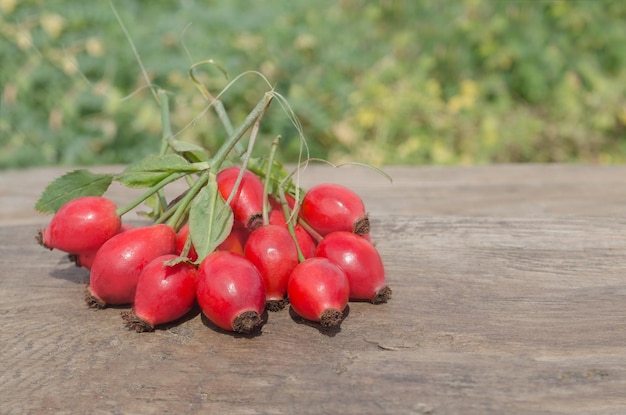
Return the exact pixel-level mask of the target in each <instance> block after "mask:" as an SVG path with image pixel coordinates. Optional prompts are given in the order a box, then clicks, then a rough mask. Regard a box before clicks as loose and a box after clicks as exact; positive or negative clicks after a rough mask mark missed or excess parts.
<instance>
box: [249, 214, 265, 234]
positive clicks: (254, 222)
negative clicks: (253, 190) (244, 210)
mask: <svg viewBox="0 0 626 415" xmlns="http://www.w3.org/2000/svg"><path fill="white" fill-rule="evenodd" d="M262 225H263V214H262V213H255V214H254V215H250V217H249V218H248V220H247V221H246V224H245V226H246V229H247V230H249V231H250V232H252V231H253V230H255V229H256V228H260V227H261V226H262Z"/></svg>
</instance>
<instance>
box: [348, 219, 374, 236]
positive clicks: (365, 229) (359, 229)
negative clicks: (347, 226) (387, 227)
mask: <svg viewBox="0 0 626 415" xmlns="http://www.w3.org/2000/svg"><path fill="white" fill-rule="evenodd" d="M352 232H353V233H356V234H357V235H365V234H367V233H369V232H370V218H369V216H367V215H365V216H361V217H360V218H358V219H357V220H356V221H355V222H354V225H353V226H352Z"/></svg>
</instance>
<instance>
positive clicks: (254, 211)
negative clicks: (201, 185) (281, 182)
mask: <svg viewBox="0 0 626 415" xmlns="http://www.w3.org/2000/svg"><path fill="white" fill-rule="evenodd" d="M240 171H241V168H240V167H237V166H233V167H227V168H225V169H224V170H221V171H220V172H219V173H218V174H217V178H216V180H217V187H218V189H219V191H220V194H221V195H222V197H223V198H224V200H228V197H229V196H230V194H231V193H232V191H233V189H234V188H235V184H236V182H237V177H238V176H239V173H240ZM263 193H264V189H263V182H262V181H261V179H259V177H258V176H257V175H256V174H254V173H252V172H251V171H249V170H245V171H244V172H243V177H242V179H241V182H240V183H239V187H238V189H237V191H236V192H235V195H234V197H233V198H232V200H231V201H230V207H231V208H232V210H233V215H234V217H235V220H236V221H238V222H240V223H241V224H243V225H244V227H245V228H246V229H248V230H249V231H253V230H255V229H256V228H258V227H259V226H261V225H262V224H263Z"/></svg>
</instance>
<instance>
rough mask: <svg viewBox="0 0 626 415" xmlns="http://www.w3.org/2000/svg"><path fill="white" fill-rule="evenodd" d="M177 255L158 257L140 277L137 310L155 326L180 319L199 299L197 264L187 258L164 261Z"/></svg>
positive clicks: (136, 300) (134, 307)
mask: <svg viewBox="0 0 626 415" xmlns="http://www.w3.org/2000/svg"><path fill="white" fill-rule="evenodd" d="M177 257H178V256H177V255H171V254H170V255H162V256H159V257H156V258H155V259H153V260H152V261H150V262H149V263H148V265H146V267H145V268H144V269H143V271H141V274H140V276H139V280H138V281H137V289H136V291H135V299H134V305H133V310H134V311H135V314H136V315H137V316H138V317H139V318H141V319H142V320H144V321H146V322H147V323H149V324H150V325H152V326H153V327H154V326H156V325H159V324H164V323H169V322H172V321H175V320H178V319H179V318H181V317H182V316H184V315H185V314H187V313H188V312H189V311H190V310H191V309H192V308H193V305H194V303H195V301H196V274H197V271H196V267H194V266H193V265H190V264H188V263H184V262H181V263H179V264H176V265H173V266H167V265H164V262H166V261H169V260H172V259H175V258H177Z"/></svg>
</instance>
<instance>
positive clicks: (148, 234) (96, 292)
mask: <svg viewBox="0 0 626 415" xmlns="http://www.w3.org/2000/svg"><path fill="white" fill-rule="evenodd" d="M175 243H176V233H175V232H174V229H172V228H171V227H170V226H167V225H162V224H160V225H152V226H146V227H140V228H135V229H131V230H128V231H126V232H122V233H119V234H117V235H115V236H114V237H112V238H111V239H109V240H108V241H107V242H105V243H104V245H102V247H101V248H100V249H99V250H98V252H97V253H96V257H95V259H94V261H93V265H92V267H91V274H90V280H89V291H90V293H91V294H92V295H93V296H94V297H96V298H97V299H99V300H100V301H101V302H102V303H104V304H110V305H124V304H132V302H133V300H134V299H135V289H136V287H137V281H138V280H139V275H140V274H141V271H143V269H144V268H145V266H146V265H148V263H149V262H150V261H152V260H153V259H154V258H156V257H159V256H161V255H166V254H173V253H174V249H175Z"/></svg>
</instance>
